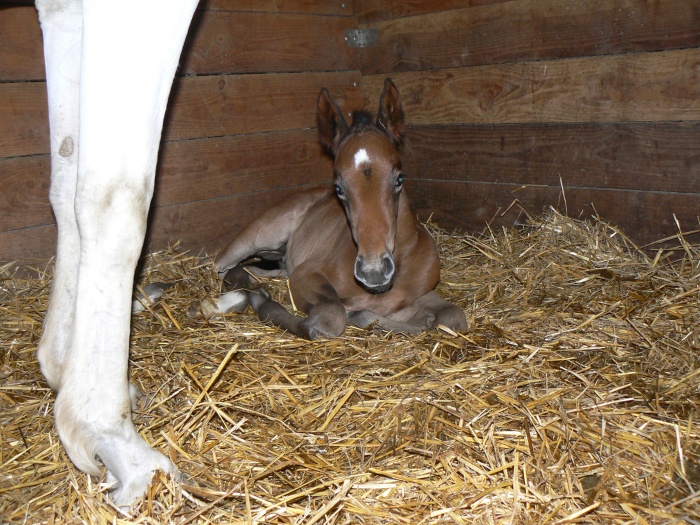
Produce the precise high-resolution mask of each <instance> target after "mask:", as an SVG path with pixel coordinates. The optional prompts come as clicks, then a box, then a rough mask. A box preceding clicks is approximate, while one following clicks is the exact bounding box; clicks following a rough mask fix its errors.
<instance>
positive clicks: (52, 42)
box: [37, 0, 83, 390]
mask: <svg viewBox="0 0 700 525" xmlns="http://www.w3.org/2000/svg"><path fill="white" fill-rule="evenodd" d="M37 8H38V9H39V15H40V18H41V28H42V30H43V33H44V57H45V61H46V77H47V90H48V101H49V123H50V128H51V191H50V198H51V205H52V207H53V211H54V214H55V216H56V224H57V226H58V243H57V247H56V267H55V269H54V279H53V288H52V290H51V300H50V302H49V309H48V312H47V314H46V319H45V320H44V332H43V335H42V337H41V341H40V343H39V348H38V358H39V363H40V364H41V370H42V372H43V373H44V377H46V381H47V382H48V383H49V385H50V386H51V387H52V388H53V389H56V390H58V388H59V386H60V378H61V370H62V368H63V361H64V359H65V353H66V349H67V348H68V346H69V344H70V343H69V338H70V336H71V335H72V327H73V318H74V309H75V290H76V287H77V284H78V263H79V261H80V255H79V254H80V237H79V236H78V225H77V223H76V222H75V188H76V184H77V181H78V140H79V131H80V120H79V118H80V112H79V106H80V47H81V39H82V24H83V10H82V5H81V4H80V2H79V1H77V2H76V1H73V2H62V3H56V2H51V1H49V0H37Z"/></svg>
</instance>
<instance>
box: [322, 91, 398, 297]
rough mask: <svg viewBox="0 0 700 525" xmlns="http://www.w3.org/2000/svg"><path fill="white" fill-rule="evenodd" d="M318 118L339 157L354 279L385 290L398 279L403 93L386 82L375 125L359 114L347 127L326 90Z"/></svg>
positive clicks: (338, 186) (339, 190) (338, 184)
mask: <svg viewBox="0 0 700 525" xmlns="http://www.w3.org/2000/svg"><path fill="white" fill-rule="evenodd" d="M318 119H319V132H320V136H321V143H322V144H323V145H324V146H325V147H326V148H327V149H328V150H329V151H330V152H331V153H332V154H333V156H334V158H335V163H334V183H335V191H336V194H337V195H338V198H339V199H340V201H341V202H342V203H343V206H344V207H345V212H346V213H347V216H348V220H349V222H350V227H351V228H352V236H353V238H354V239H355V243H356V244H357V249H358V251H357V259H355V278H356V279H357V280H358V281H359V282H360V284H362V285H363V286H364V287H365V288H366V289H367V290H368V291H370V292H374V293H381V292H384V291H386V290H388V289H389V288H390V287H391V283H392V278H393V276H394V270H395V265H394V243H395V239H396V220H397V216H398V211H399V195H400V194H401V190H402V188H403V175H402V173H401V161H400V159H399V154H398V152H397V151H396V148H397V147H398V145H399V143H400V142H401V139H402V137H403V128H404V116H403V111H402V110H401V99H400V98H399V91H398V89H396V86H395V85H394V83H393V82H392V81H391V80H390V79H386V81H385V82H384V92H383V93H382V97H381V101H380V103H379V114H378V115H377V119H376V122H373V118H372V116H371V115H370V114H369V113H367V112H356V113H354V114H353V120H352V126H350V127H348V125H347V123H346V122H345V119H344V118H343V113H342V112H341V110H340V108H339V107H338V105H337V104H336V103H335V102H334V101H333V100H332V99H331V97H330V95H329V94H328V90H326V89H323V90H322V91H321V94H320V96H319V98H318Z"/></svg>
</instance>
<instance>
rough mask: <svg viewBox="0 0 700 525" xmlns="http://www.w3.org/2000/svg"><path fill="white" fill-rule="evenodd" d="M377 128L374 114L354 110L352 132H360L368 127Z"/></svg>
mask: <svg viewBox="0 0 700 525" xmlns="http://www.w3.org/2000/svg"><path fill="white" fill-rule="evenodd" d="M372 128H376V126H375V125H374V116H372V114H371V113H370V112H369V111H365V110H361V111H353V112H352V125H351V126H350V131H351V132H360V131H365V130H368V129H372Z"/></svg>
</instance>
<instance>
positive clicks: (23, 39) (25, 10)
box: [0, 6, 46, 82]
mask: <svg viewBox="0 0 700 525" xmlns="http://www.w3.org/2000/svg"><path fill="white" fill-rule="evenodd" d="M1 13H2V14H1V15H0V35H2V37H0V81H2V82H7V81H11V80H25V81H26V80H43V79H45V78H46V74H45V71H44V48H43V40H42V38H41V28H40V27H39V17H38V16H37V12H36V9H35V8H34V6H31V7H13V8H5V9H2V11H1Z"/></svg>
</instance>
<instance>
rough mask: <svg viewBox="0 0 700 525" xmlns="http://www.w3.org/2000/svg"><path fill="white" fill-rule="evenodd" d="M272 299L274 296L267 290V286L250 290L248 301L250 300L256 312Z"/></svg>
mask: <svg viewBox="0 0 700 525" xmlns="http://www.w3.org/2000/svg"><path fill="white" fill-rule="evenodd" d="M271 300H272V296H271V295H270V294H269V293H268V291H267V290H265V288H256V289H255V290H252V291H250V292H248V301H249V302H250V306H252V307H253V310H255V311H256V312H257V311H258V310H259V309H260V307H261V306H262V305H263V304H265V303H266V302H268V301H271Z"/></svg>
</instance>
